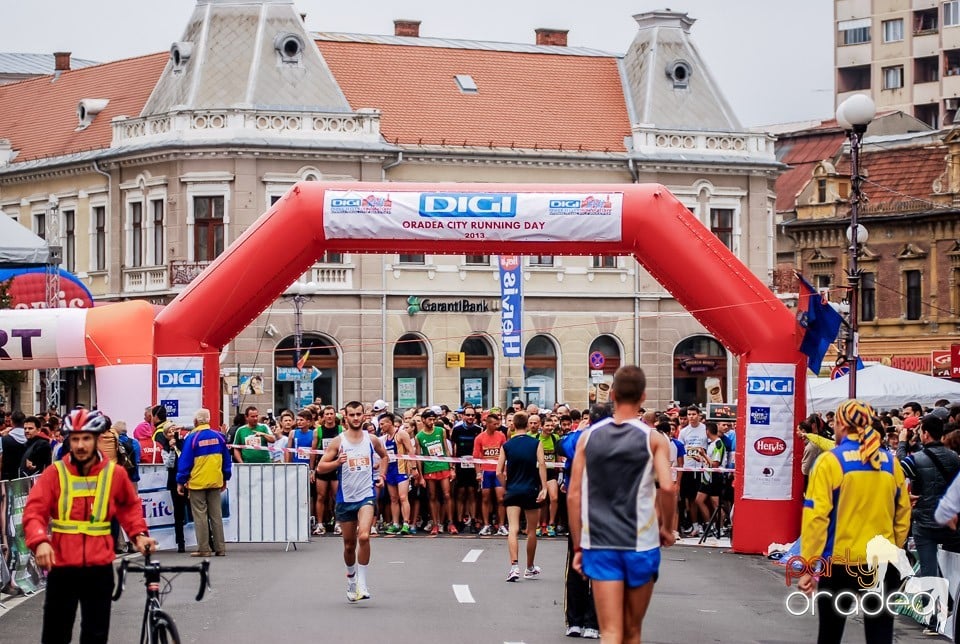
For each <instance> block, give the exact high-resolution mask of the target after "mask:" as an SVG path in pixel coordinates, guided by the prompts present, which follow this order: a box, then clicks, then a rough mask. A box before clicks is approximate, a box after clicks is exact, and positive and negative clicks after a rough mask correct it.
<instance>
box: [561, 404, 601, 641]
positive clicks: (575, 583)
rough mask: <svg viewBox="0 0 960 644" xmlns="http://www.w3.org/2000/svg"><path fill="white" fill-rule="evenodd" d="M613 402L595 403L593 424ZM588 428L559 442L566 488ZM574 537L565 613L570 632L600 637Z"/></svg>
mask: <svg viewBox="0 0 960 644" xmlns="http://www.w3.org/2000/svg"><path fill="white" fill-rule="evenodd" d="M611 413H612V412H611V409H610V406H609V405H593V406H592V407H591V408H590V424H591V425H592V424H593V423H596V422H599V421H601V420H603V419H604V418H607V417H608V416H610V415H611ZM585 430H586V428H581V429H576V430H574V431H572V432H570V433H568V434H566V435H565V436H564V437H563V438H561V439H560V443H559V445H558V446H557V447H558V449H559V451H560V453H561V454H562V455H563V456H565V457H566V459H567V460H566V461H565V462H564V464H563V481H564V483H563V491H564V492H566V491H567V481H569V480H570V468H571V467H572V466H573V455H574V454H575V453H576V451H577V441H578V440H580V436H581V435H583V432H584V431H585ZM573 552H574V547H573V537H572V536H571V534H570V533H569V532H568V533H567V573H566V580H565V581H566V585H565V587H564V602H563V604H564V617H565V618H566V622H567V636H568V637H581V638H586V639H599V637H600V627H599V625H598V622H597V611H596V608H595V607H594V605H593V591H592V589H591V588H590V580H589V579H587V578H586V577H584V576H583V575H581V574H580V573H579V572H577V571H576V570H574V569H573Z"/></svg>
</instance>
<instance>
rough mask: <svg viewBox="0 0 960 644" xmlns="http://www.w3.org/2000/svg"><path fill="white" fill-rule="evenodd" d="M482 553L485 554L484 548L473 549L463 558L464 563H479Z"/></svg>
mask: <svg viewBox="0 0 960 644" xmlns="http://www.w3.org/2000/svg"><path fill="white" fill-rule="evenodd" d="M481 554H483V550H471V551H470V552H468V553H467V556H466V557H464V558H463V563H477V559H479V558H480V555H481Z"/></svg>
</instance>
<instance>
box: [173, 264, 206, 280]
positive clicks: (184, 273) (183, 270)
mask: <svg viewBox="0 0 960 644" xmlns="http://www.w3.org/2000/svg"><path fill="white" fill-rule="evenodd" d="M209 265H210V262H187V261H182V260H174V261H172V262H170V284H171V285H172V286H186V285H187V284H189V283H190V282H192V281H193V278H194V277H196V276H197V275H199V274H200V273H202V272H203V270H204V269H205V268H206V267H207V266H209Z"/></svg>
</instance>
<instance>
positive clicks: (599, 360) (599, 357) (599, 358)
mask: <svg viewBox="0 0 960 644" xmlns="http://www.w3.org/2000/svg"><path fill="white" fill-rule="evenodd" d="M606 362H607V359H606V358H605V357H603V354H602V353H600V352H599V351H594V352H593V353H591V354H590V366H591V367H592V368H593V369H603V365H604V364H606Z"/></svg>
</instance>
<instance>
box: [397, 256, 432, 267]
mask: <svg viewBox="0 0 960 644" xmlns="http://www.w3.org/2000/svg"><path fill="white" fill-rule="evenodd" d="M397 263H398V264H417V265H420V266H422V265H424V264H426V263H427V256H426V255H399V256H398V257H397Z"/></svg>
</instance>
